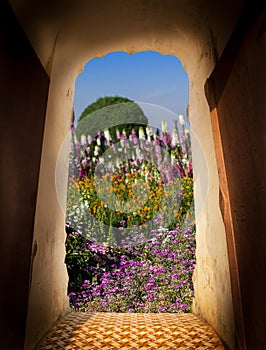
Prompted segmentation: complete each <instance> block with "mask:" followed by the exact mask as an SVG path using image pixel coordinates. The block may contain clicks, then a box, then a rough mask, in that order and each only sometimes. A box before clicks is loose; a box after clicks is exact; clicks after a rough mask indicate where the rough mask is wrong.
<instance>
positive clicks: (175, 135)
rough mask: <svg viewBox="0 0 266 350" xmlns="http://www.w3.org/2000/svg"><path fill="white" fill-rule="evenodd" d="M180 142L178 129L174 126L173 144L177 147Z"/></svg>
mask: <svg viewBox="0 0 266 350" xmlns="http://www.w3.org/2000/svg"><path fill="white" fill-rule="evenodd" d="M178 143H179V138H178V131H177V128H176V127H174V128H173V131H172V145H173V146H174V147H175V146H176V145H177V144H178Z"/></svg>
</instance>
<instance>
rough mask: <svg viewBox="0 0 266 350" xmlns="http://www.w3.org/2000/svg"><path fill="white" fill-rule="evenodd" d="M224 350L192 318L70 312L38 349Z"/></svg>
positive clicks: (212, 334) (209, 331)
mask: <svg viewBox="0 0 266 350" xmlns="http://www.w3.org/2000/svg"><path fill="white" fill-rule="evenodd" d="M39 349H40V350H53V349H58V350H59V349H60V350H63V349H68V350H77V349H93V350H94V349H95V350H96V349H97V350H98V349H101V350H102V349H106V350H120V349H127V350H135V349H143V350H144V349H172V350H176V349H180V350H181V349H182V350H183V349H184V350H185V349H190V350H192V349H200V350H203V349H208V350H213V349H217V350H224V347H223V345H222V343H221V341H220V340H219V338H218V336H217V335H216V333H215V332H214V330H213V329H212V328H211V327H210V326H209V325H207V324H206V323H205V322H204V321H202V320H201V319H199V318H198V317H196V316H195V315H192V314H164V313H162V314H134V313H127V314H126V313H94V314H93V313H78V312H72V313H70V314H68V315H67V316H66V317H65V318H64V319H63V320H61V321H59V322H58V323H57V324H56V325H55V327H54V328H53V329H52V331H51V332H50V334H49V335H48V336H47V338H46V339H45V340H44V342H43V343H42V345H41V346H40V348H39Z"/></svg>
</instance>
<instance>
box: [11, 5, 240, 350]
mask: <svg viewBox="0 0 266 350" xmlns="http://www.w3.org/2000/svg"><path fill="white" fill-rule="evenodd" d="M11 3H12V5H13V7H14V9H15V11H16V13H17V15H18V17H19V18H20V20H21V23H22V24H23V26H24V28H25V31H26V33H27V35H28V36H29V38H30V40H31V42H32V45H33V46H34V47H35V50H36V52H37V54H38V55H39V58H40V60H41V62H42V63H43V66H44V67H45V68H46V70H47V72H49V74H50V78H51V85H50V91H49V99H48V105H47V115H46V124H45V134H44V142H43V152H42V162H41V172H40V179H39V190H38V202H37V208H36V210H37V211H36V217H35V230H34V242H36V243H35V244H36V245H37V246H38V251H37V255H36V257H35V259H34V264H33V275H32V287H31V294H30V300H29V313H28V325H27V341H26V346H25V349H32V347H33V346H34V344H35V343H36V341H38V340H39V339H40V337H41V336H42V335H43V334H44V333H45V332H46V331H47V330H48V329H49V327H50V326H51V325H52V323H53V322H54V321H56V319H57V318H58V317H59V316H60V315H62V314H63V313H64V312H65V311H66V310H67V298H66V286H67V275H66V270H65V266H64V254H65V251H64V239H65V234H64V217H63V213H62V210H61V208H60V206H59V203H58V199H57V196H56V189H55V167H56V161H57V157H58V154H59V150H60V147H61V145H62V143H63V141H64V139H65V137H66V136H67V133H68V130H69V127H70V120H71V108H72V99H73V94H74V84H75V78H76V76H77V75H78V73H79V72H80V70H81V69H82V67H83V65H84V64H85V63H86V61H88V60H89V59H90V58H94V57H101V56H103V55H104V54H107V53H109V52H112V51H126V52H129V53H134V52H138V51H143V50H154V51H159V52H161V53H163V54H173V55H176V56H177V57H178V58H179V59H181V61H182V62H183V65H184V68H185V69H186V71H187V73H188V75H189V80H190V102H189V105H190V107H189V117H190V121H191V125H192V129H193V130H194V132H195V134H196V135H197V137H198V139H199V141H200V143H201V145H202V147H203V150H204V153H205V156H206V159H207V164H208V174H207V172H206V169H203V166H202V160H201V158H200V155H199V152H198V149H197V146H196V142H194V141H193V143H192V151H193V167H194V174H195V178H197V181H196V184H195V204H196V211H197V214H199V213H200V212H201V209H202V199H203V198H204V197H205V193H206V176H208V181H209V182H208V186H207V189H208V193H207V198H206V204H205V206H204V208H203V211H202V213H201V215H198V220H197V252H196V253H197V266H196V271H195V274H194V286H195V301H194V307H193V310H194V312H195V313H196V314H198V315H200V316H201V317H203V318H204V319H205V320H206V321H207V322H209V323H210V324H211V325H212V326H213V327H214V328H215V330H216V331H217V332H218V334H219V335H220V337H221V338H222V339H223V340H224V341H225V343H227V344H228V346H229V348H231V349H233V343H234V339H233V338H234V319H233V307H232V297H231V287H230V277H229V267H228V257H227V248H226V237H225V230H224V225H223V221H222V218H221V214H220V209H219V195H218V194H219V185H218V176H217V166H216V161H215V156H214V146H213V139H212V131H211V124H210V116H209V108H208V104H207V101H206V98H205V95H204V84H205V81H206V79H207V78H208V76H209V75H210V73H211V71H212V69H213V67H214V65H215V63H216V60H217V58H218V56H219V55H220V53H221V51H222V49H223V47H224V45H225V43H226V40H227V39H228V38H229V36H230V33H231V31H232V28H233V26H234V23H235V22H236V19H237V17H238V14H239V12H240V5H241V3H242V2H241V1H239V2H235V4H234V6H233V5H230V2H229V1H228V2H223V4H220V3H218V2H216V3H215V4H214V3H213V2H211V1H188V2H186V6H183V2H178V1H177V2H173V1H164V2H162V1H150V2H144V1H135V2H128V3H127V2H124V1H112V2H108V3H107V2H103V3H102V2H101V1H98V2H76V3H75V4H76V5H75V7H74V8H71V10H70V8H69V7H66V6H64V7H62V13H60V11H55V13H56V15H55V13H54V12H53V9H52V5H51V4H50V3H49V4H47V8H45V11H43V12H41V11H37V7H35V5H34V4H33V3H30V2H29V1H20V0H12V1H11ZM23 5H24V6H23ZM27 6H28V7H27ZM49 6H50V7H51V8H50V11H49ZM57 6H60V1H59V2H58V3H57ZM215 7H216V9H215ZM27 10H28V11H29V12H27ZM49 13H52V14H53V15H52V19H51V22H50V23H49V20H48V19H49ZM34 15H35V16H34ZM225 18H226V20H225ZM65 151H66V153H67V151H68V150H67V149H66V150H65ZM62 174H65V176H63V175H62V184H65V188H66V183H67V182H66V180H67V179H66V176H67V171H65V173H64V171H62ZM205 175H206V176H205Z"/></svg>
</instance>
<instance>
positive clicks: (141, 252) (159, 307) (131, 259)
mask: <svg viewBox="0 0 266 350" xmlns="http://www.w3.org/2000/svg"><path fill="white" fill-rule="evenodd" d="M150 238H151V239H150V240H149V241H147V240H146V239H145V237H144V235H143V234H141V232H139V231H138V230H137V229H136V232H135V238H134V241H131V242H125V247H126V248H123V249H122V248H120V249H118V248H117V249H110V248H107V247H103V246H102V245H97V244H95V243H93V242H90V241H87V242H84V244H83V246H82V251H83V255H85V256H86V254H88V255H87V258H88V259H87V262H86V264H85V266H84V272H85V273H86V274H87V279H86V280H84V281H83V283H82V285H81V288H80V290H79V291H76V292H74V291H72V292H70V293H69V297H70V303H71V306H72V307H73V308H75V309H76V310H82V311H90V312H94V311H108V312H189V311H191V303H192V297H193V284H192V273H193V270H194V265H195V230H194V226H193V225H190V224H185V225H184V227H183V228H181V226H180V225H178V227H177V228H176V229H175V230H172V231H167V230H165V229H163V228H158V229H155V230H153V232H152V234H151V237H150ZM68 239H69V240H70V241H71V239H72V237H71V236H70V237H69V238H68ZM81 256H82V255H81Z"/></svg>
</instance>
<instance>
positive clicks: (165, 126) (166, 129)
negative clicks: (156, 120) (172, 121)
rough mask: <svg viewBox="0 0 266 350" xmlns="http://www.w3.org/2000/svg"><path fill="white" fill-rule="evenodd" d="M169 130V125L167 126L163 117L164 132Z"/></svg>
mask: <svg viewBox="0 0 266 350" xmlns="http://www.w3.org/2000/svg"><path fill="white" fill-rule="evenodd" d="M167 131H168V126H167V123H166V121H165V120H164V119H163V120H162V132H163V133H166V132H167Z"/></svg>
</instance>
